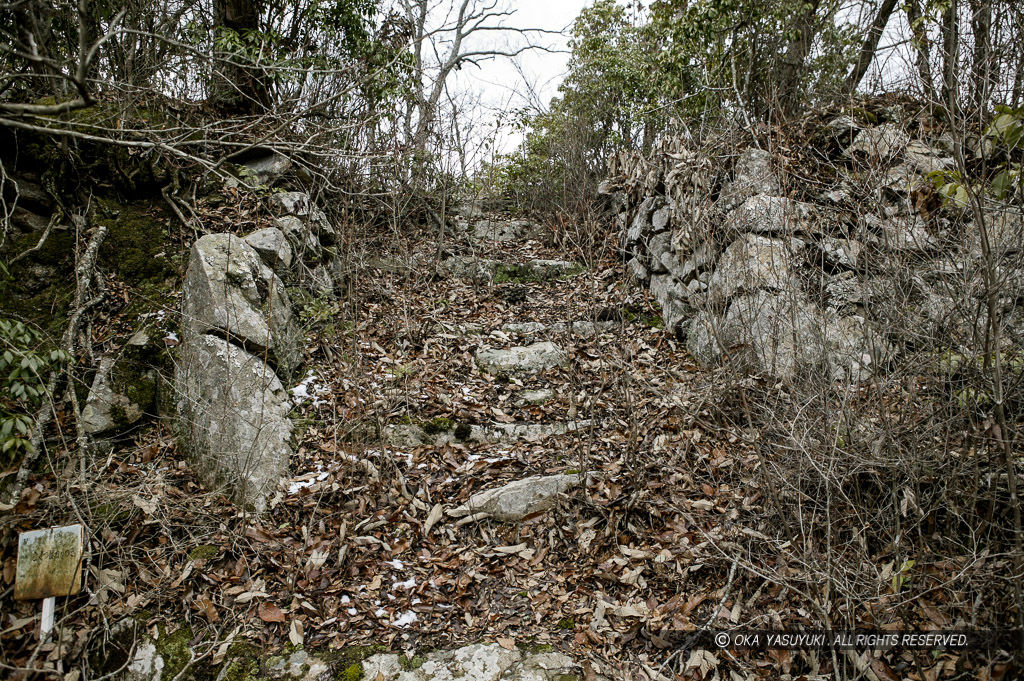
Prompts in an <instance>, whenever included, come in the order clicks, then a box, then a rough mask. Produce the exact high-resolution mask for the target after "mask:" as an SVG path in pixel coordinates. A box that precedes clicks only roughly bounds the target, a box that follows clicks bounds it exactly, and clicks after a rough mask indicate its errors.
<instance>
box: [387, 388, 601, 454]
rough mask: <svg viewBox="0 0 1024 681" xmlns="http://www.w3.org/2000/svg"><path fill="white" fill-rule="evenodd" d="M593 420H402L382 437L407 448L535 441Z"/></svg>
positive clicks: (390, 427)
mask: <svg viewBox="0 0 1024 681" xmlns="http://www.w3.org/2000/svg"><path fill="white" fill-rule="evenodd" d="M548 392H549V393H550V392H551V391H548ZM552 394H553V393H552ZM547 399H550V397H548V398H547ZM541 401H543V400H541ZM591 424H592V421H589V420H583V421H568V422H562V423H496V424H492V425H489V426H477V425H472V426H471V425H455V424H450V427H445V428H443V429H439V428H438V424H436V423H431V424H426V425H415V424H409V423H400V424H394V425H389V426H385V427H384V431H383V439H384V441H385V442H387V443H388V444H390V445H391V446H392V447H399V448H405V449H411V448H412V447H423V446H431V447H443V446H444V445H446V444H452V443H458V442H475V443H477V444H513V443H517V442H527V443H533V442H541V441H543V440H546V439H547V438H549V437H556V436H559V435H565V434H567V433H573V432H576V431H578V430H580V429H582V428H588V427H590V425H591ZM445 425H449V424H445Z"/></svg>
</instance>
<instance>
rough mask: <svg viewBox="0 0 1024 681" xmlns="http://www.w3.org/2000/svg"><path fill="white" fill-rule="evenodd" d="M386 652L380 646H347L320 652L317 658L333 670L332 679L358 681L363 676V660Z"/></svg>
mask: <svg viewBox="0 0 1024 681" xmlns="http://www.w3.org/2000/svg"><path fill="white" fill-rule="evenodd" d="M386 650H387V648H385V647H384V646H382V645H369V646H348V647H346V648H342V649H340V650H331V651H323V652H320V653H319V656H320V657H321V659H323V660H324V661H325V662H328V663H329V664H330V665H331V669H333V670H335V672H334V678H335V679H337V680H338V681H359V680H360V679H362V678H363V675H364V673H363V660H365V659H366V658H368V657H370V656H372V655H377V654H378V653H383V652H385V651H386Z"/></svg>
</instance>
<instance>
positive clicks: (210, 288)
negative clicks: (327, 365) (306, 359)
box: [182, 234, 302, 378]
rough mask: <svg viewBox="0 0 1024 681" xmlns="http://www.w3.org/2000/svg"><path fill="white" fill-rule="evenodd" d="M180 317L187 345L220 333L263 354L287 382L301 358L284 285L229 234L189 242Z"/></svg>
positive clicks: (298, 340)
mask: <svg viewBox="0 0 1024 681" xmlns="http://www.w3.org/2000/svg"><path fill="white" fill-rule="evenodd" d="M182 315H183V317H184V320H183V325H184V328H185V332H186V333H185V343H186V344H187V343H188V342H189V339H190V338H194V337H197V336H200V335H202V334H208V333H214V334H216V335H223V336H225V337H227V338H229V339H231V340H232V342H234V343H237V344H238V345H240V346H242V347H245V348H246V349H247V350H249V351H250V352H252V353H253V354H255V355H258V356H261V357H262V356H266V358H267V360H268V361H269V362H270V363H271V364H272V365H274V366H275V367H276V368H277V369H278V370H279V371H280V372H281V373H282V375H284V376H285V377H286V378H287V377H289V376H290V375H291V374H292V373H293V372H294V370H295V369H296V368H297V367H298V365H299V363H300V362H301V360H302V346H301V345H300V338H299V332H298V327H297V326H296V324H295V321H294V319H293V316H292V309H291V301H290V300H289V299H288V294H287V293H286V292H285V288H284V283H282V281H281V279H280V278H278V276H277V275H276V274H274V272H273V270H271V269H270V268H269V267H267V265H266V264H265V263H264V262H263V261H262V260H261V259H260V256H259V255H258V254H257V253H256V251H254V250H253V249H252V247H251V246H249V244H247V243H245V241H243V240H242V239H239V238H238V237H236V236H234V235H232V234H210V235H207V236H204V237H203V238H201V239H199V240H198V241H196V243H195V244H193V246H192V255H191V258H190V259H189V266H188V272H187V274H186V275H185V286H184V290H183V292H182Z"/></svg>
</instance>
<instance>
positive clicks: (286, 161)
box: [240, 149, 292, 186]
mask: <svg viewBox="0 0 1024 681" xmlns="http://www.w3.org/2000/svg"><path fill="white" fill-rule="evenodd" d="M265 151H267V152H268V153H265V154H263V155H261V156H257V157H255V158H251V159H249V160H247V161H243V162H241V164H240V165H242V166H244V167H245V168H247V169H248V170H249V172H251V173H252V174H253V178H254V179H255V181H256V184H258V185H259V184H263V185H267V186H271V185H273V184H276V183H277V181H278V180H280V179H281V178H282V177H284V176H285V175H286V174H287V173H288V171H290V170H291V169H292V160H291V159H290V158H288V157H287V156H285V155H284V154H282V153H280V152H277V151H274V150H272V149H267V150H265Z"/></svg>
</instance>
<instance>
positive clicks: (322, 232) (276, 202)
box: [270, 192, 337, 246]
mask: <svg viewBox="0 0 1024 681" xmlns="http://www.w3.org/2000/svg"><path fill="white" fill-rule="evenodd" d="M270 207H271V210H273V211H274V212H275V213H276V214H277V215H281V216H286V215H293V216H295V217H298V218H301V219H302V220H303V222H305V223H306V225H308V227H309V228H310V229H311V230H312V232H313V234H315V235H316V236H317V238H318V239H319V240H320V243H321V244H323V245H324V246H331V245H333V244H334V242H335V241H336V239H337V235H336V234H335V232H334V227H333V226H332V225H331V221H330V220H328V219H327V215H325V214H324V212H323V211H322V210H320V208H319V207H318V206H317V205H316V202H314V201H313V199H312V198H311V197H310V195H309V194H306V193H305V192H281V193H279V194H271V196H270Z"/></svg>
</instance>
